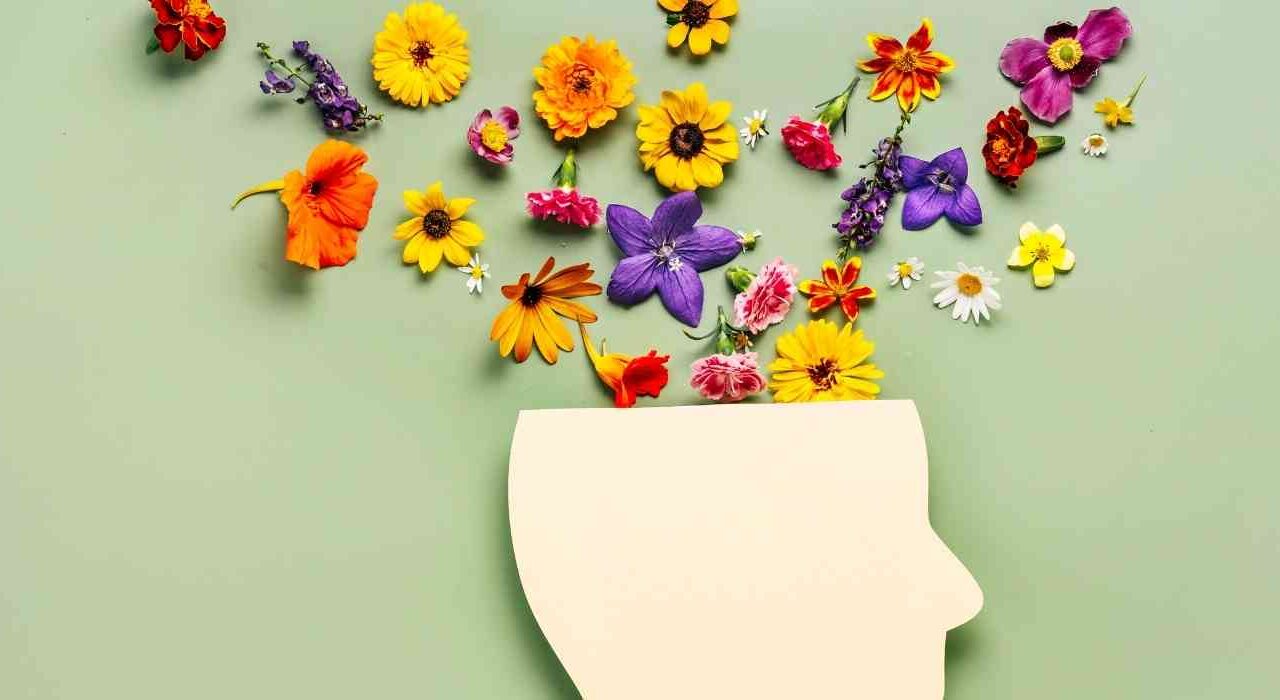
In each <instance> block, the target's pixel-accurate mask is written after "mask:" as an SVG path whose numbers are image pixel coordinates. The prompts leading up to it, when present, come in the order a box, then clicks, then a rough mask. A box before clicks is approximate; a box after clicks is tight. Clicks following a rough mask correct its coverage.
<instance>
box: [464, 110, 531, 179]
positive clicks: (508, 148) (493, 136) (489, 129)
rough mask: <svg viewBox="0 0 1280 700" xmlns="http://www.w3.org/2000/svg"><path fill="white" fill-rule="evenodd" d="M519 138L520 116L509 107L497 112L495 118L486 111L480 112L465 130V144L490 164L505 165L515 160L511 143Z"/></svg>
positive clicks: (491, 113) (514, 150)
mask: <svg viewBox="0 0 1280 700" xmlns="http://www.w3.org/2000/svg"><path fill="white" fill-rule="evenodd" d="M518 136H520V115H519V114H518V113H516V111H515V110H514V109H512V108H510V107H503V108H502V109H499V110H498V114H497V115H496V116H495V115H494V114H493V112H490V111H489V110H487V109H482V110H480V113H479V114H477V115H476V118H475V119H474V120H473V121H472V122H471V126H470V127H469V128H468V129H467V143H468V144H470V145H471V150H473V151H475V152H476V155H478V156H480V157H481V158H484V159H485V160H487V161H489V162H490V163H495V164H497V165H506V164H508V163H510V162H511V160H512V159H513V158H515V153H516V149H515V146H514V145H512V143H511V142H512V141H515V140H516V137H518Z"/></svg>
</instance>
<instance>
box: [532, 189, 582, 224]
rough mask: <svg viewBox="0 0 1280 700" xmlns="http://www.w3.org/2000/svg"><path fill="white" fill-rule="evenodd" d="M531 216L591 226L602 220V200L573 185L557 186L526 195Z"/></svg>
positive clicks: (544, 219)
mask: <svg viewBox="0 0 1280 700" xmlns="http://www.w3.org/2000/svg"><path fill="white" fill-rule="evenodd" d="M525 199H526V200H527V201H528V204H529V216H532V217H533V218H535V219H542V220H543V221H546V220H548V219H550V220H555V221H559V222H560V223H562V224H572V225H573V226H577V227H579V228H591V227H592V226H595V225H596V224H597V223H599V222H600V202H599V201H597V200H596V198H595V197H588V196H587V195H585V194H582V193H581V192H579V191H578V190H577V189H575V188H572V187H557V188H555V189H551V190H544V191H541V192H530V193H529V194H527V195H525Z"/></svg>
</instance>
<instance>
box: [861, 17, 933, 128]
mask: <svg viewBox="0 0 1280 700" xmlns="http://www.w3.org/2000/svg"><path fill="white" fill-rule="evenodd" d="M867 44H869V45H870V46H871V50H872V51H873V52H875V54H876V57H875V58H871V59H867V60H865V61H859V62H858V67H859V68H861V69H862V70H864V71H866V72H868V73H879V74H880V77H879V78H877V79H876V84H875V85H873V86H872V87H871V93H870V94H869V95H867V97H868V98H869V99H872V100H875V101H877V102H878V101H880V100H883V99H885V98H887V97H888V96H889V95H893V94H895V93H896V94H897V95H898V106H899V107H901V108H902V111H903V112H914V111H915V109H916V107H917V106H919V105H920V96H921V95H924V96H925V97H927V98H929V99H931V100H936V99H938V95H940V94H942V83H941V82H939V80H938V76H940V75H942V74H943V73H950V72H951V71H952V70H954V69H955V67H956V63H955V61H953V60H951V57H950V56H947V55H946V54H943V53H938V52H937V51H930V50H929V47H930V46H931V45H932V44H933V22H931V21H930V20H929V18H928V17H925V18H924V19H922V20H920V28H919V29H917V30H916V31H915V33H914V34H912V35H911V37H910V38H908V39H907V45H906V46H905V47H904V46H903V45H902V43H901V42H899V41H898V40H897V39H895V38H893V37H891V36H887V35H885V34H875V33H872V34H868V35H867Z"/></svg>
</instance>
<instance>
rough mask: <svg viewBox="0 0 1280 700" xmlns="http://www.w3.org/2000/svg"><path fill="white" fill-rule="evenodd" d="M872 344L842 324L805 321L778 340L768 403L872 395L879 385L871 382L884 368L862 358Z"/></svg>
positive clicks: (842, 399) (869, 354)
mask: <svg viewBox="0 0 1280 700" xmlns="http://www.w3.org/2000/svg"><path fill="white" fill-rule="evenodd" d="M875 348H876V346H875V344H874V343H872V342H870V341H868V340H866V339H865V338H863V337H862V331H858V332H856V333H855V332H854V331H853V324H851V323H846V324H844V327H843V328H841V329H840V330H838V331H837V330H836V324H834V323H832V322H830V321H827V320H817V321H810V322H809V323H807V324H803V325H800V326H797V327H796V329H795V330H794V331H792V332H791V333H789V334H787V335H784V336H782V337H781V338H778V359H777V360H774V361H773V362H772V363H771V364H770V365H769V371H770V372H772V373H773V374H772V376H771V377H770V382H769V389H771V390H772V391H773V399H774V401H778V402H779V403H795V402H808V401H851V400H860V399H874V398H876V396H877V395H879V393H880V387H879V386H878V385H876V384H875V383H874V382H872V381H871V380H873V379H881V378H883V377H884V372H882V371H880V369H879V368H878V367H876V366H875V365H873V364H869V363H867V362H866V360H867V358H868V357H870V356H871V353H872V352H874V351H875Z"/></svg>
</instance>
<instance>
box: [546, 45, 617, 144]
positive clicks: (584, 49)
mask: <svg viewBox="0 0 1280 700" xmlns="http://www.w3.org/2000/svg"><path fill="white" fill-rule="evenodd" d="M533 77H534V78H535V79H537V81H538V87H539V90H538V91H537V92H535V93H533V104H534V108H535V109H536V110H537V112H538V116H539V117H542V120H543V121H545V122H546V123H547V127H548V128H550V129H551V131H552V132H553V133H554V134H555V137H556V140H557V141H562V140H564V139H566V138H574V139H576V138H579V137H581V136H582V135H583V134H586V133H587V131H588V130H590V129H599V128H600V127H602V126H604V125H605V124H608V123H609V122H611V121H613V120H614V119H616V118H617V117H618V110H620V109H622V108H623V107H626V106H627V105H629V104H631V103H632V101H634V100H635V99H636V96H635V93H634V92H632V88H633V87H634V86H635V84H636V78H635V75H633V74H632V73H631V61H629V60H627V57H626V56H624V55H622V52H621V51H619V50H618V45H617V43H616V42H613V41H600V42H597V41H596V40H595V39H594V38H593V37H590V36H588V37H587V38H586V40H585V41H583V40H582V39H579V38H578V37H576V36H567V37H564V38H563V39H561V40H560V43H558V44H555V45H553V46H551V47H550V48H548V49H547V53H546V54H545V55H543V57H542V64H541V65H539V66H538V67H537V68H534V69H533Z"/></svg>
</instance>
